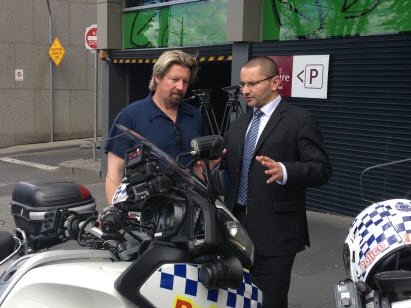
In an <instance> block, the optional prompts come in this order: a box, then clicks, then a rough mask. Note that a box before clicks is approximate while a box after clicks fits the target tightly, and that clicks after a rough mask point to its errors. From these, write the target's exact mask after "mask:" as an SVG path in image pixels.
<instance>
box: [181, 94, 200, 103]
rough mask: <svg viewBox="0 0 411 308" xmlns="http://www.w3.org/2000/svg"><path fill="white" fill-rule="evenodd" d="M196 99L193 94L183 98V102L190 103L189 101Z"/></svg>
mask: <svg viewBox="0 0 411 308" xmlns="http://www.w3.org/2000/svg"><path fill="white" fill-rule="evenodd" d="M195 99H196V96H195V95H193V96H190V97H187V98H185V99H183V100H182V101H181V102H182V103H189V102H191V101H193V100H195Z"/></svg>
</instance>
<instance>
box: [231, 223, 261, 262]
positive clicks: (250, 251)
mask: <svg viewBox="0 0 411 308" xmlns="http://www.w3.org/2000/svg"><path fill="white" fill-rule="evenodd" d="M224 225H225V231H226V238H227V239H228V241H229V243H230V245H231V246H232V247H233V248H234V249H235V251H236V252H237V255H238V257H239V258H240V260H241V261H242V263H243V265H244V266H245V267H249V266H251V265H252V264H253V263H254V245H253V243H252V241H251V239H250V237H249V236H248V233H247V231H246V230H245V229H244V227H243V226H242V225H241V224H240V223H239V222H238V221H226V222H225V223H224Z"/></svg>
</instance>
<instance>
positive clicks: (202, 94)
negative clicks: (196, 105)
mask: <svg viewBox="0 0 411 308" xmlns="http://www.w3.org/2000/svg"><path fill="white" fill-rule="evenodd" d="M211 91H212V89H197V90H193V91H192V92H193V94H194V97H195V98H197V99H198V100H199V101H200V104H201V105H209V104H210V93H211Z"/></svg>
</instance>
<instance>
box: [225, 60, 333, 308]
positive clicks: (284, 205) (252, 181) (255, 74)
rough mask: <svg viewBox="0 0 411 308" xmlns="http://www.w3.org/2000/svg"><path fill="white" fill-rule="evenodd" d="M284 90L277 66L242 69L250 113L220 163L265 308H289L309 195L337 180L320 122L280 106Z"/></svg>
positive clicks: (234, 128)
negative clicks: (244, 232) (249, 249)
mask: <svg viewBox="0 0 411 308" xmlns="http://www.w3.org/2000/svg"><path fill="white" fill-rule="evenodd" d="M279 85H280V76H279V72H278V68H277V65H276V63H275V62H274V61H273V60H272V59H270V58H268V57H257V58H253V59H251V60H249V61H248V62H247V63H246V64H245V65H244V66H243V68H242V69H241V82H240V86H241V88H242V92H243V95H244V98H245V100H246V101H247V105H248V107H250V108H251V110H249V111H248V112H247V113H246V114H244V115H243V116H242V117H240V118H238V119H237V120H236V121H234V122H233V123H232V124H231V125H230V129H229V130H228V132H227V133H226V135H225V145H226V146H225V147H226V154H227V155H226V156H225V158H224V159H223V161H222V167H223V168H225V169H226V170H227V171H228V177H229V183H230V191H229V193H228V196H227V202H226V204H227V206H228V207H230V208H231V209H232V211H233V213H234V215H235V216H236V217H237V218H238V219H239V221H240V222H242V223H243V224H244V225H245V226H246V228H247V230H248V232H249V234H250V236H251V239H252V240H253V243H254V246H255V252H256V254H255V262H254V266H253V269H252V272H253V274H254V276H255V277H256V278H257V280H258V282H259V284H260V286H261V288H262V291H263V294H264V303H263V306H264V307H275V308H279V307H287V305H288V299H287V297H288V290H289V285H290V280H291V270H292V266H293V262H294V258H295V255H296V253H297V252H299V251H302V250H304V249H305V245H307V246H309V236H308V228H307V217H306V211H305V189H306V187H314V186H320V185H323V184H325V183H326V182H327V181H328V179H329V177H330V173H331V168H330V165H329V161H328V155H327V152H326V150H325V148H324V146H323V141H322V135H321V131H320V128H319V125H318V122H317V120H316V118H315V117H314V115H313V114H311V113H310V112H308V111H306V110H303V109H301V108H298V107H295V106H293V105H291V104H289V103H288V102H287V101H285V100H284V99H282V98H281V97H280V96H279V94H278V92H277V89H278V86H279ZM253 123H254V125H253ZM250 135H251V136H250Z"/></svg>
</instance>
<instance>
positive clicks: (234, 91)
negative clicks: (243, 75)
mask: <svg viewBox="0 0 411 308" xmlns="http://www.w3.org/2000/svg"><path fill="white" fill-rule="evenodd" d="M221 90H223V91H224V92H227V94H228V101H229V102H232V101H234V102H235V101H238V96H239V94H240V90H241V88H240V86H239V85H233V86H228V87H225V88H222V89H221Z"/></svg>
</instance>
